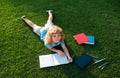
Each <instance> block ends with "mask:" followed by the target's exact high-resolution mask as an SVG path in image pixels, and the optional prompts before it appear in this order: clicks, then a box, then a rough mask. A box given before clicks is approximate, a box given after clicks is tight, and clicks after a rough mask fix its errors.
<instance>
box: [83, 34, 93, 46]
mask: <svg viewBox="0 0 120 78" xmlns="http://www.w3.org/2000/svg"><path fill="white" fill-rule="evenodd" d="M87 38H88V39H89V41H88V42H84V43H85V44H92V45H94V44H95V39H94V36H87Z"/></svg>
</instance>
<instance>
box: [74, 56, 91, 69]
mask: <svg viewBox="0 0 120 78" xmlns="http://www.w3.org/2000/svg"><path fill="white" fill-rule="evenodd" d="M92 60H93V58H92V57H91V56H89V55H87V54H82V55H81V56H80V57H78V58H77V59H76V60H75V64H76V65H77V66H78V67H80V68H85V67H86V66H87V65H88V64H89V63H90V62H91V61H92Z"/></svg>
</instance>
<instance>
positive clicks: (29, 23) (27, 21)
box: [22, 16, 35, 28]
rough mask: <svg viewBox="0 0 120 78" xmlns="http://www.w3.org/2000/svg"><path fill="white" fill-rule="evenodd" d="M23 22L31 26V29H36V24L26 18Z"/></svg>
mask: <svg viewBox="0 0 120 78" xmlns="http://www.w3.org/2000/svg"><path fill="white" fill-rule="evenodd" d="M22 20H23V21H25V23H26V24H27V25H29V26H30V27H31V28H34V26H35V24H34V23H33V22H32V21H30V20H29V19H27V18H26V17H25V16H23V17H22Z"/></svg>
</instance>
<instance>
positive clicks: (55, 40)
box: [52, 34, 61, 43]
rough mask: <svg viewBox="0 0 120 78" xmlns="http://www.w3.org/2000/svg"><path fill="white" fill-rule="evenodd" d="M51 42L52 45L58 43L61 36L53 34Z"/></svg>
mask: <svg viewBox="0 0 120 78" xmlns="http://www.w3.org/2000/svg"><path fill="white" fill-rule="evenodd" d="M52 40H53V42H54V43H57V42H60V40H61V35H60V34H53V35H52Z"/></svg>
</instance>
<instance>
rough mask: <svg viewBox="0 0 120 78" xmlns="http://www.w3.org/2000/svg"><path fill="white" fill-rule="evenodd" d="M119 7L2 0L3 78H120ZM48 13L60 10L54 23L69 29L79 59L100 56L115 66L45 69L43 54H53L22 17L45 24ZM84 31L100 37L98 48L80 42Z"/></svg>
mask: <svg viewBox="0 0 120 78" xmlns="http://www.w3.org/2000/svg"><path fill="white" fill-rule="evenodd" d="M119 7H120V1H119V0H35V1H33V0H29V1H27V0H0V36H1V37H0V78H119V77H120V74H119V73H120V70H119V68H120V65H119V64H120V60H119V58H120V9H119ZM47 9H53V10H54V23H55V24H57V25H59V26H60V27H62V28H63V30H64V33H65V34H66V41H67V42H68V44H69V45H70V46H71V48H72V50H73V51H74V53H75V55H76V56H77V57H78V56H80V55H81V54H82V53H87V54H90V55H96V56H99V57H101V58H106V61H108V62H110V64H109V66H108V67H107V68H106V69H105V70H99V69H97V66H96V65H92V64H90V65H89V66H87V67H86V68H85V69H83V70H81V69H79V68H78V67H77V66H76V65H75V64H74V63H72V64H69V65H62V66H56V67H51V68H45V69H40V67H39V60H38V56H39V55H43V54H49V53H50V51H49V50H48V49H47V48H45V47H44V45H43V43H42V42H41V41H40V40H39V37H38V36H36V35H35V34H34V33H33V32H32V29H31V28H29V27H28V26H27V25H26V24H25V23H24V22H23V21H22V20H21V16H23V15H26V16H27V17H28V18H29V19H30V20H32V21H33V22H35V23H36V24H38V25H42V26H43V25H44V24H45V23H46V21H47V17H48V15H47V14H46V13H45V11H46V10H47ZM81 32H84V33H86V34H87V35H94V36H95V41H96V44H95V45H94V46H91V45H78V44H76V42H75V40H74V39H73V35H74V34H78V33H81Z"/></svg>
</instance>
